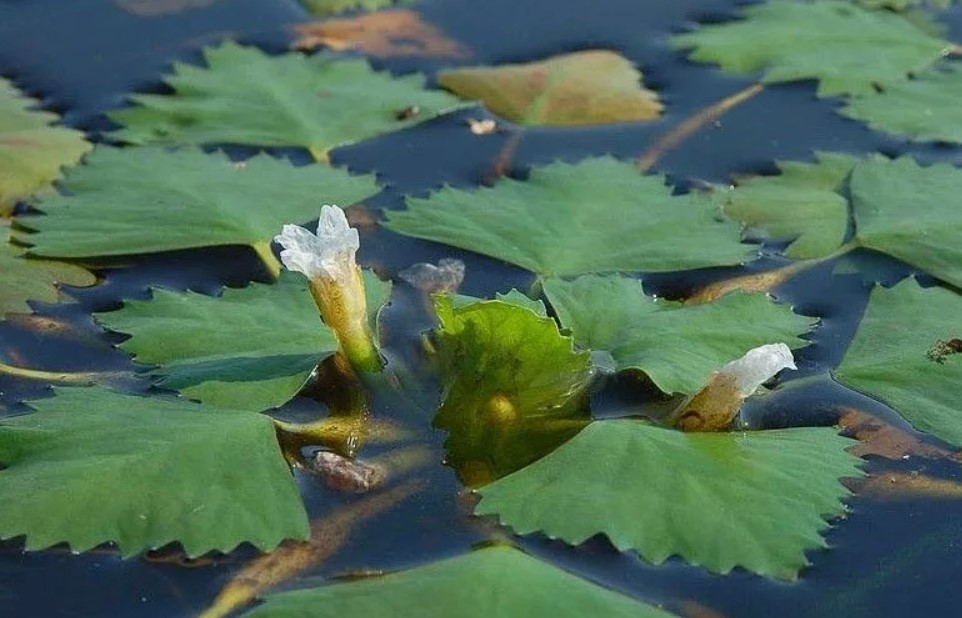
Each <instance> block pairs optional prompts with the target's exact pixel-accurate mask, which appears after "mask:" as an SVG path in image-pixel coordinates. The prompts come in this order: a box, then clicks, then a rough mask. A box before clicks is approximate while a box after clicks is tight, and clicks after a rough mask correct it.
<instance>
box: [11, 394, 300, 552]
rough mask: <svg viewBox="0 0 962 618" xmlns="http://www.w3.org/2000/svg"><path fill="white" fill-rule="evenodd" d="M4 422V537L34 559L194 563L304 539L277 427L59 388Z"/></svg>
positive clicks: (150, 400) (195, 407) (239, 416)
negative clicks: (17, 541)
mask: <svg viewBox="0 0 962 618" xmlns="http://www.w3.org/2000/svg"><path fill="white" fill-rule="evenodd" d="M32 405H33V406H34V407H35V408H36V409H37V411H36V412H35V413H33V414H29V415H26V416H18V417H14V418H7V419H3V420H0V465H3V466H5V467H4V468H3V469H2V470H0V491H2V493H3V494H4V495H5V496H11V497H12V496H16V499H10V500H3V501H2V502H0V537H2V538H10V537H14V536H19V535H26V546H27V549H30V550H36V549H44V548H46V547H50V546H51V545H55V544H57V543H61V542H65V543H67V544H69V545H70V547H71V549H73V550H74V551H85V550H88V549H91V548H93V547H95V546H97V545H99V544H101V543H106V542H113V543H116V544H117V547H118V549H119V550H120V552H121V554H122V555H124V556H125V557H129V556H133V555H135V554H137V553H139V552H141V551H143V550H146V549H151V548H155V547H160V546H163V545H166V544H168V543H171V542H175V541H179V542H180V543H181V544H182V545H183V547H184V549H185V550H186V552H187V554H188V555H190V556H197V555H200V554H203V553H206V552H208V551H213V550H218V551H224V552H227V551H230V550H232V549H234V547H236V546H237V545H238V544H239V543H242V542H245V541H246V542H250V543H252V544H253V545H254V546H255V547H258V548H259V549H261V550H264V551H269V550H272V549H274V547H276V546H277V544H278V543H280V542H281V541H283V540H284V539H287V538H305V537H306V536H307V534H308V525H307V523H308V522H307V515H306V513H305V512H304V507H303V505H302V504H301V499H300V496H299V494H298V492H297V488H296V487H295V486H294V481H293V479H292V477H291V473H290V470H289V469H288V468H287V465H286V464H285V463H284V459H283V457H282V456H281V452H280V449H279V448H278V446H277V441H276V439H275V437H274V427H273V425H272V423H271V420H270V419H269V418H268V417H266V416H262V415H259V414H251V413H247V412H240V411H236V410H225V409H219V408H211V407H204V406H201V405H199V404H194V403H190V402H187V401H183V400H178V399H165V398H160V397H135V396H131V395H120V394H117V393H113V392H111V391H108V390H106V389H102V388H98V387H91V388H70V389H59V390H58V391H57V396H56V397H53V398H51V399H43V400H40V401H36V402H33V404H32Z"/></svg>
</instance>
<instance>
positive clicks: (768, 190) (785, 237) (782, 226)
mask: <svg viewBox="0 0 962 618" xmlns="http://www.w3.org/2000/svg"><path fill="white" fill-rule="evenodd" d="M815 156H816V162H815V163H799V162H795V161H780V162H779V163H778V168H779V170H781V174H779V175H778V176H754V177H749V178H747V179H744V180H739V181H738V183H737V187H733V188H731V189H729V190H718V191H717V192H716V193H715V194H714V195H715V196H716V197H717V198H718V199H719V201H720V203H721V204H722V209H723V210H724V211H725V214H726V215H728V216H729V217H731V218H732V219H735V220H737V221H741V222H743V223H744V224H745V225H746V226H747V228H748V229H747V235H748V236H749V237H755V236H758V232H761V233H762V234H761V237H762V238H763V239H768V240H773V241H791V244H790V245H789V246H788V247H787V248H786V249H785V255H786V256H788V257H790V258H794V259H810V258H817V257H822V256H825V255H828V254H830V253H831V252H833V251H834V250H835V249H837V248H838V246H839V245H841V244H842V241H844V240H845V233H846V231H847V229H848V216H849V215H848V201H847V200H846V199H845V198H844V197H843V196H842V195H840V194H839V192H838V191H839V189H840V188H841V186H842V183H843V182H844V181H845V179H846V178H848V175H849V173H850V172H851V171H852V167H853V166H854V165H855V163H856V162H857V161H858V160H857V159H856V158H855V157H853V156H851V155H847V154H841V153H832V152H818V153H815Z"/></svg>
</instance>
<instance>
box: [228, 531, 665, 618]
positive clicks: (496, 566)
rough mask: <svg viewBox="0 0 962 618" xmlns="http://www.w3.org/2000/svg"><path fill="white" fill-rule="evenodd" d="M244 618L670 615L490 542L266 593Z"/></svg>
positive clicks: (606, 617)
mask: <svg viewBox="0 0 962 618" xmlns="http://www.w3.org/2000/svg"><path fill="white" fill-rule="evenodd" d="M245 615H246V616H247V618H308V617H310V618H369V617H370V616H391V618H449V617H453V616H457V617H458V618H494V617H504V618H507V617H509V616H519V617H520V616H529V617H531V618H535V617H540V616H553V617H554V618H587V617H590V616H598V617H601V616H603V617H604V618H670V617H671V616H672V614H669V613H667V612H664V611H662V610H660V609H658V608H656V607H653V606H651V605H646V604H644V603H639V602H638V601H634V600H632V599H630V598H628V597H626V596H623V595H621V594H618V593H616V592H612V591H610V590H607V589H605V588H602V587H601V586H598V585H595V584H592V583H591V582H589V581H586V580H584V579H581V578H580V577H576V576H574V575H571V574H570V573H566V572H565V571H562V570H561V569H558V568H557V567H554V566H551V565H550V564H547V563H545V562H541V561H540V560H537V559H535V558H531V557H529V556H527V555H525V554H523V553H521V552H520V551H518V550H516V549H511V548H508V547H490V548H486V549H481V550H478V551H474V552H471V553H470V554H466V555H463V556H458V557H456V558H450V559H448V560H442V561H440V562H435V563H432V564H428V565H425V566H421V567H418V568H415V569H411V570H408V571H401V572H400V573H392V574H389V575H385V576H383V577H376V578H368V579H363V580H360V581H356V582H350V583H345V584H336V585H329V586H321V587H319V588H310V589H308V590H295V591H293V592H284V593H281V594H276V595H272V596H270V597H268V599H267V602H266V603H265V604H264V605H262V606H260V607H258V608H257V609H255V610H254V611H252V612H250V613H249V614H245Z"/></svg>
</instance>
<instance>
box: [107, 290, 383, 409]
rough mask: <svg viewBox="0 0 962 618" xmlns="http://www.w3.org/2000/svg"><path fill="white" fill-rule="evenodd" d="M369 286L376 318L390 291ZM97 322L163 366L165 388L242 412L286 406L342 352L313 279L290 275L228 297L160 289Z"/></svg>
mask: <svg viewBox="0 0 962 618" xmlns="http://www.w3.org/2000/svg"><path fill="white" fill-rule="evenodd" d="M365 285H366V290H367V294H368V308H369V310H370V311H371V313H372V315H376V313H377V311H378V310H379V309H380V308H381V306H382V305H383V304H384V302H385V301H386V299H387V295H389V294H390V284H389V283H384V282H381V281H379V280H378V279H377V278H376V277H374V276H373V275H369V274H367V273H365ZM97 319H98V320H99V321H100V322H101V323H102V324H103V325H104V326H106V327H107V328H109V329H111V330H115V331H118V332H122V333H127V334H130V335H131V338H130V339H129V340H127V341H125V342H124V343H122V344H121V345H120V347H121V348H122V349H123V350H125V351H126V352H129V353H131V354H132V355H134V357H135V359H136V360H137V361H138V362H141V363H145V364H150V365H160V367H158V368H157V369H156V370H155V371H154V373H155V374H156V375H157V376H159V377H160V381H159V384H160V385H162V386H165V387H167V388H171V389H176V390H179V391H181V392H183V393H184V394H185V395H187V396H188V397H192V398H194V399H198V400H200V401H202V402H204V403H206V404H210V405H216V406H222V407H229V408H236V409H241V410H264V409H267V408H272V407H276V406H279V405H281V404H283V403H285V402H286V401H288V400H289V399H290V398H291V397H293V396H294V395H296V394H297V392H298V391H299V390H300V389H301V387H302V386H303V385H304V383H305V382H306V381H307V379H308V377H309V376H310V374H311V372H312V371H313V370H314V367H316V366H317V364H318V363H319V362H320V361H321V360H323V359H324V358H326V357H327V356H330V355H331V354H333V353H334V352H335V351H336V350H337V347H338V346H337V339H336V338H335V336H334V333H333V332H332V331H331V330H330V329H329V328H328V327H327V326H325V325H324V324H323V323H322V322H321V320H320V317H319V316H318V310H317V307H316V306H315V304H314V300H313V298H312V297H311V293H310V290H309V289H308V283H307V280H306V279H304V278H303V277H301V276H299V275H294V274H289V273H285V274H284V275H283V276H282V277H281V280H280V281H279V282H278V283H277V284H275V285H264V284H260V283H252V284H251V285H250V286H248V287H246V288H241V289H226V290H224V293H223V295H221V296H220V297H211V296H205V295H203V294H197V293H195V292H185V293H181V292H170V291H167V290H161V289H155V290H154V296H153V299H152V300H149V301H129V302H128V303H127V304H126V305H124V307H123V308H122V309H120V310H118V311H111V312H107V313H98V314H97Z"/></svg>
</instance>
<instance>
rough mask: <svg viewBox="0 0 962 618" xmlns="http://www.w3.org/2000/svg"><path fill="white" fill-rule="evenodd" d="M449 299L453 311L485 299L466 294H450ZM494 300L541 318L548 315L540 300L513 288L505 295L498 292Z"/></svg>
mask: <svg viewBox="0 0 962 618" xmlns="http://www.w3.org/2000/svg"><path fill="white" fill-rule="evenodd" d="M450 298H451V303H452V305H453V306H454V308H455V309H460V308H462V307H467V306H468V305H472V304H474V303H482V302H485V299H483V298H477V297H475V296H468V295H466V294H451V295H450ZM494 298H495V300H500V301H502V302H505V303H508V304H511V305H517V306H518V307H524V308H525V309H530V310H531V311H534V312H535V313H537V314H538V315H540V316H542V317H547V315H548V309H547V308H546V307H545V306H544V302H542V301H540V300H532V299H531V297H529V296H528V295H526V294H524V293H523V292H519V291H518V290H516V289H514V288H512V289H510V290H508V292H507V293H505V294H502V293H500V292H498V293H497V294H495V295H494Z"/></svg>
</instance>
